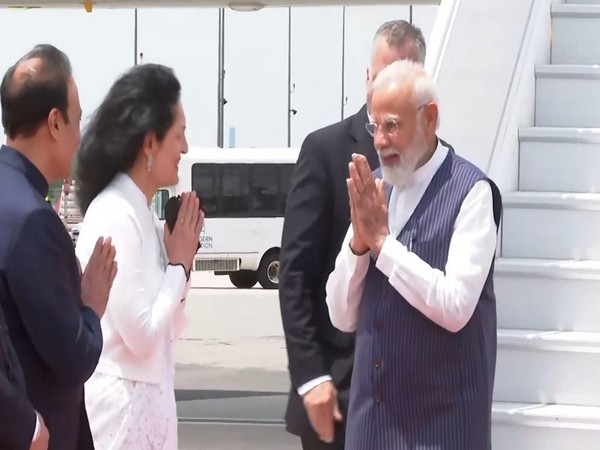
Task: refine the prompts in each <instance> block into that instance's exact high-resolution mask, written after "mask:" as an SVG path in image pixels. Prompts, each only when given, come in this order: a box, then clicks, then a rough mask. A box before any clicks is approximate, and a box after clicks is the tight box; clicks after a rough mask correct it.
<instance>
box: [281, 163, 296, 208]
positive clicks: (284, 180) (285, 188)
mask: <svg viewBox="0 0 600 450" xmlns="http://www.w3.org/2000/svg"><path fill="white" fill-rule="evenodd" d="M293 172H294V165H293V164H284V165H282V166H280V171H279V180H280V184H279V186H280V189H281V210H280V211H279V212H280V214H281V215H282V216H283V215H284V213H285V204H286V200H287V196H288V192H289V191H290V185H291V184H292V174H293Z"/></svg>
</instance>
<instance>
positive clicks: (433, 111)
mask: <svg viewBox="0 0 600 450" xmlns="http://www.w3.org/2000/svg"><path fill="white" fill-rule="evenodd" d="M424 112H425V125H426V126H427V129H428V130H432V131H433V132H434V133H435V131H436V128H437V123H438V114H439V109H438V105H437V103H434V102H431V103H429V104H428V105H427V106H425V111H424Z"/></svg>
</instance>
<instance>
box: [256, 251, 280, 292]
mask: <svg viewBox="0 0 600 450" xmlns="http://www.w3.org/2000/svg"><path fill="white" fill-rule="evenodd" d="M258 282H259V283H260V285H261V286H262V287H263V288H264V289H277V288H278V287H279V250H271V251H269V252H267V254H266V255H265V256H263V259H262V261H261V262H260V266H259V267H258Z"/></svg>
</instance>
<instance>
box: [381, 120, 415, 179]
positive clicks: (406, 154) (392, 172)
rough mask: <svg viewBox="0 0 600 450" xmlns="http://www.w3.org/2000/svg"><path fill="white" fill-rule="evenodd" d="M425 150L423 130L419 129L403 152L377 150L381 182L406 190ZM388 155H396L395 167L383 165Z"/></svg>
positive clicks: (384, 149) (391, 149)
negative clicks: (396, 162) (397, 160)
mask: <svg viewBox="0 0 600 450" xmlns="http://www.w3.org/2000/svg"><path fill="white" fill-rule="evenodd" d="M426 150H427V144H426V141H425V136H424V133H423V130H421V129H420V128H419V129H417V133H416V134H415V137H414V139H413V141H412V142H411V144H410V145H409V146H408V147H407V148H406V149H404V151H398V150H397V149H395V148H393V147H388V148H383V149H381V150H379V151H378V152H377V154H378V156H379V163H380V167H381V174H382V176H383V181H385V182H386V183H388V184H391V185H392V186H394V187H395V188H397V189H399V190H403V189H404V188H406V186H408V185H410V184H411V183H412V180H413V177H414V175H415V171H416V170H417V165H418V164H419V160H420V159H421V157H422V156H423V155H424V154H425V152H426ZM388 155H398V157H399V158H400V162H399V163H398V164H396V165H395V166H386V165H385V164H384V163H383V158H384V157H386V156H388Z"/></svg>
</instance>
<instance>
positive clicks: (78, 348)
mask: <svg viewBox="0 0 600 450" xmlns="http://www.w3.org/2000/svg"><path fill="white" fill-rule="evenodd" d="M0 192H2V195H0V229H1V230H2V233H0V304H1V305H2V307H3V309H4V315H5V317H6V323H7V325H8V329H9V334H10V337H11V339H12V342H13V345H14V347H15V350H16V352H17V355H18V357H19V360H20V361H21V365H22V366H23V372H24V374H25V381H26V384H27V391H28V395H29V399H30V401H31V403H32V404H33V406H34V408H35V409H36V410H37V411H38V412H39V413H40V414H41V415H42V417H43V418H44V420H45V422H46V426H47V427H48V431H49V432H50V449H51V450H87V449H93V448H94V447H93V444H92V439H91V433H90V429H89V424H88V421H87V415H86V414H85V408H84V396H83V384H84V382H85V381H86V380H87V379H88V378H89V377H90V375H91V374H92V373H93V371H94V369H95V367H96V364H97V363H98V359H99V357H100V352H101V350H102V332H101V329H100V320H99V319H98V316H96V314H95V313H94V312H93V311H92V310H91V309H90V308H88V307H85V306H83V305H82V303H81V279H80V276H79V269H78V267H77V260H76V258H75V249H74V248H73V243H72V241H71V239H70V238H69V234H68V233H67V231H66V229H65V227H64V225H63V223H62V222H61V220H60V218H59V217H58V216H57V215H56V213H55V212H54V210H53V209H52V207H51V206H50V205H49V204H48V203H47V202H46V201H45V200H44V196H45V195H46V194H47V193H48V183H47V182H46V180H45V179H44V177H43V176H42V174H41V173H40V172H39V170H38V169H37V168H36V167H35V166H34V165H33V164H32V163H31V162H30V161H29V160H27V159H26V158H25V157H24V156H22V155H21V154H20V153H18V152H17V151H15V150H13V149H11V148H9V147H6V146H3V147H2V148H0Z"/></svg>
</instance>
